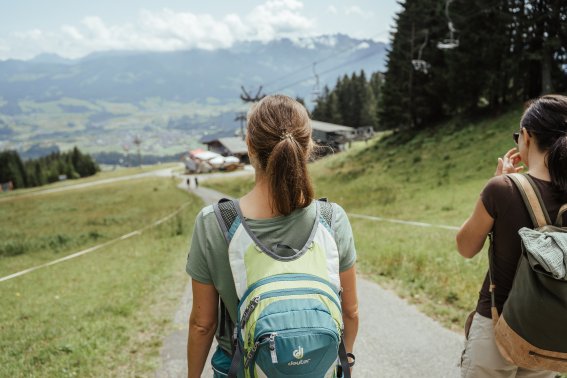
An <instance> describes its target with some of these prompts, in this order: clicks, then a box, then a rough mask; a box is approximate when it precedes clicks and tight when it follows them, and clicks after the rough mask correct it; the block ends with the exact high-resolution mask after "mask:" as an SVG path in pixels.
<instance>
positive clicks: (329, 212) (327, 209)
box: [319, 201, 333, 228]
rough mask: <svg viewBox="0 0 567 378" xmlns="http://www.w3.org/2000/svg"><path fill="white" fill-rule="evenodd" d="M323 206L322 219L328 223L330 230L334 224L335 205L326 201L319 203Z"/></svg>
mask: <svg viewBox="0 0 567 378" xmlns="http://www.w3.org/2000/svg"><path fill="white" fill-rule="evenodd" d="M319 204H320V205H321V207H320V208H321V217H322V218H323V219H324V220H325V222H327V225H328V226H329V228H331V224H332V222H333V204H331V203H330V202H326V201H319Z"/></svg>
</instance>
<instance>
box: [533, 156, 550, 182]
mask: <svg viewBox="0 0 567 378" xmlns="http://www.w3.org/2000/svg"><path fill="white" fill-rule="evenodd" d="M546 156H547V154H546V153H541V152H539V151H534V152H533V153H530V155H529V164H530V165H529V167H528V168H529V170H528V173H529V174H530V175H531V176H533V177H535V178H538V179H540V180H544V181H551V177H550V176H549V169H548V168H547V165H546Z"/></svg>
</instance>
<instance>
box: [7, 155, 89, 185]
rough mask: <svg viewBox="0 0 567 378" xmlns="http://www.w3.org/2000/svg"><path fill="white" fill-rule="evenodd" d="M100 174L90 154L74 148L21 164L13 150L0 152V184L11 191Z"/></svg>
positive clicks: (21, 161)
mask: <svg viewBox="0 0 567 378" xmlns="http://www.w3.org/2000/svg"><path fill="white" fill-rule="evenodd" d="M98 171H100V168H99V167H98V165H97V164H96V163H95V162H94V160H93V159H92V158H91V156H90V155H88V154H84V153H82V152H81V151H80V150H79V149H78V148H77V147H75V148H73V149H72V150H71V151H69V152H62V153H61V152H53V153H51V154H49V155H47V156H44V157H40V158H38V159H30V160H26V161H23V160H22V159H21V158H20V156H19V155H18V153H17V152H16V151H2V152H0V183H1V184H8V183H11V189H21V188H29V187H34V186H41V185H45V184H48V183H52V182H56V181H59V180H61V178H63V177H65V179H77V178H80V177H87V176H92V175H94V174H95V173H97V172H98Z"/></svg>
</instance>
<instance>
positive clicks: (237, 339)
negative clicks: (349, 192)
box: [186, 95, 358, 378]
mask: <svg viewBox="0 0 567 378" xmlns="http://www.w3.org/2000/svg"><path fill="white" fill-rule="evenodd" d="M309 122H310V121H309V116H308V114H307V111H306V110H305V108H304V107H303V106H302V105H301V104H300V103H298V102H297V101H295V100H293V99H291V98H289V97H287V96H282V95H273V96H267V97H265V98H264V99H262V100H261V101H259V102H258V103H256V104H255V105H253V107H252V108H251V110H250V112H249V114H248V130H247V131H248V132H247V134H246V143H247V145H248V150H249V154H250V161H251V164H252V165H253V166H254V168H255V170H256V177H255V185H254V188H253V189H252V190H251V191H250V192H249V193H247V194H245V195H244V196H243V197H241V198H240V199H239V200H237V201H229V200H221V201H219V202H218V203H217V204H215V205H211V206H207V207H205V208H204V209H203V210H201V212H200V213H199V215H198V216H197V219H196V222H195V229H194V231H193V238H192V242H191V248H190V251H189V256H188V259H187V267H186V269H187V272H188V274H189V275H190V276H191V278H192V286H193V307H192V310H191V316H190V318H189V341H188V348H187V359H188V368H189V377H200V376H201V374H203V368H204V365H205V362H206V359H207V355H208V352H209V349H210V347H211V343H212V340H213V336H216V339H217V341H218V344H219V346H218V347H217V349H216V351H215V353H214V355H213V356H212V359H211V363H212V366H213V371H214V377H226V376H228V377H236V376H237V375H238V376H239V377H242V376H244V371H246V376H250V377H257V376H263V377H266V376H267V377H271V378H277V377H284V376H303V377H321V378H322V377H328V378H331V377H336V376H337V375H339V376H340V374H341V372H342V375H343V376H344V377H347V378H348V377H350V366H352V364H353V363H354V356H353V355H352V353H351V352H352V351H353V345H354V340H355V338H356V334H357V332H358V300H357V296H356V273H355V260H356V251H355V246H354V240H353V235H352V229H351V226H350V223H349V220H348V218H347V215H346V213H345V211H344V210H343V209H342V208H341V207H340V206H339V205H337V204H335V203H331V202H327V201H324V200H315V199H314V193H313V187H312V185H311V179H310V177H309V174H308V170H307V162H308V161H309V158H310V154H311V153H312V150H313V147H314V146H313V142H312V139H311V128H310V126H309ZM341 290H342V291H341ZM339 293H342V294H339ZM235 324H236V326H235ZM233 335H234V337H233ZM339 361H340V363H339ZM338 365H340V367H338Z"/></svg>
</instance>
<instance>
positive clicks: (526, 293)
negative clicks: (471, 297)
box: [489, 174, 567, 372]
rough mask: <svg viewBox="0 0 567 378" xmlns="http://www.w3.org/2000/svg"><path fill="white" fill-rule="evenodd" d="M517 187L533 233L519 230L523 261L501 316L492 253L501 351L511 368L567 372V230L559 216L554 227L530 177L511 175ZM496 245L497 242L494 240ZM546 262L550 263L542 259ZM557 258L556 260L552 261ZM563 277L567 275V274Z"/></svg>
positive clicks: (494, 315) (496, 329)
mask: <svg viewBox="0 0 567 378" xmlns="http://www.w3.org/2000/svg"><path fill="white" fill-rule="evenodd" d="M508 176H509V177H510V178H511V179H512V181H513V182H514V183H515V184H516V186H517V187H518V189H519V191H520V193H521V195H522V198H523V200H524V203H525V205H526V207H527V209H528V212H529V214H530V217H531V219H532V222H533V225H534V228H533V229H529V228H526V227H524V228H522V229H520V230H519V232H518V233H519V234H520V238H521V240H522V242H521V243H522V255H521V257H520V261H519V263H518V267H517V269H516V274H515V276H514V282H513V284H512V289H511V290H510V294H509V296H508V299H507V300H506V303H505V304H504V308H503V310H502V314H500V315H498V311H497V310H496V306H495V299H494V287H495V286H494V281H493V276H492V272H493V266H492V264H493V262H494V261H493V260H494V256H493V255H492V254H493V248H492V240H491V245H490V250H489V279H490V292H491V297H492V319H493V322H494V324H495V326H494V334H495V339H496V345H497V346H498V349H499V350H500V353H501V354H502V356H503V357H504V358H505V359H507V360H508V361H509V362H511V363H513V364H515V365H517V366H519V367H523V368H526V369H531V370H550V371H559V372H564V371H567V276H563V277H561V275H557V274H555V275H554V273H552V272H553V269H552V268H553V266H555V267H557V268H561V264H563V272H564V271H565V267H566V266H567V261H566V259H567V248H566V247H567V227H563V219H562V218H563V214H564V212H565V211H567V204H565V205H563V206H562V207H561V209H560V210H559V214H558V216H557V220H556V222H555V225H552V224H551V221H550V219H549V215H548V213H547V210H546V209H545V205H544V203H543V201H542V198H541V194H540V192H539V190H538V188H537V186H536V185H535V183H534V182H533V180H532V179H531V178H530V177H529V176H528V175H522V174H509V175H508ZM491 239H492V238H491ZM542 256H544V257H545V258H543V259H542ZM550 256H554V258H555V260H553V259H552V260H550V259H549V257H550ZM563 274H564V273H563Z"/></svg>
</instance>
